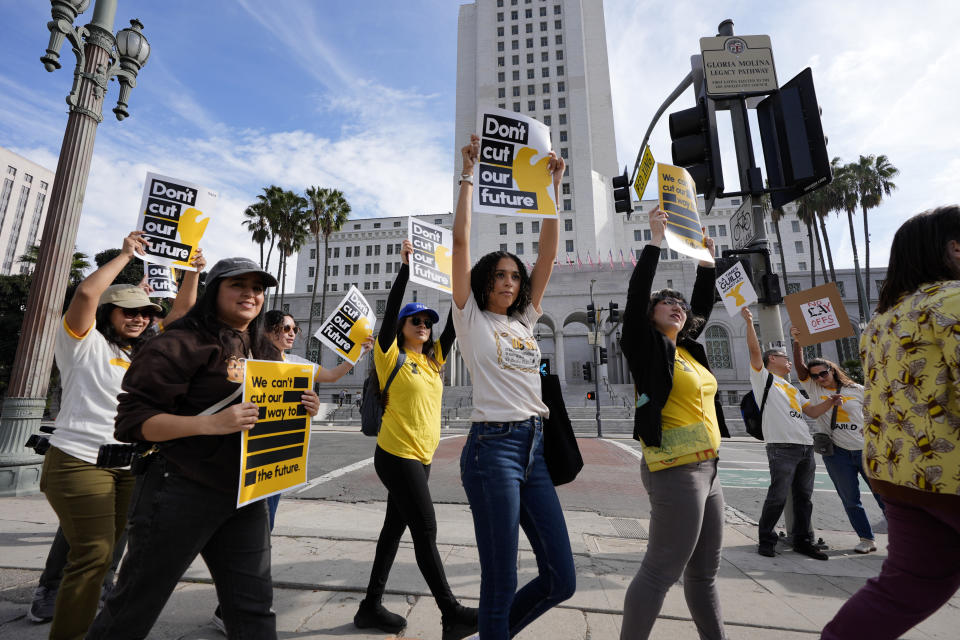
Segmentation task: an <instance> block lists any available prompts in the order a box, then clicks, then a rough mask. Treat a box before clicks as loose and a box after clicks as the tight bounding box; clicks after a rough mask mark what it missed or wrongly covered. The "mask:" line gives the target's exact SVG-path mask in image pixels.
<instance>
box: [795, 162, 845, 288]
mask: <svg viewBox="0 0 960 640" xmlns="http://www.w3.org/2000/svg"><path fill="white" fill-rule="evenodd" d="M830 169H831V171H832V172H833V175H834V176H836V175H837V173H838V172H839V171H840V158H837V157H835V158H833V160H831V161H830ZM839 184H840V183H839V182H838V181H837V180H834V181H832V182H831V183H830V184H828V185H826V186H824V187H820V188H819V189H817V190H816V191H811V192H809V193H807V194H805V195H804V197H805V198H809V202H810V204H809V206H810V208H811V209H812V210H813V212H814V213H815V214H816V216H817V222H818V224H819V226H820V235H821V237H823V243H824V245H825V246H826V250H827V251H826V253H827V265H828V266H829V267H830V281H831V282H836V281H837V272H836V270H835V269H834V267H833V250H832V249H831V248H830V234H828V233H827V222H826V221H827V216H828V215H830V212H831V211H839V209H841V208H842V207H841V206H840V196H839V191H838V186H839ZM821 259H822V256H821Z"/></svg>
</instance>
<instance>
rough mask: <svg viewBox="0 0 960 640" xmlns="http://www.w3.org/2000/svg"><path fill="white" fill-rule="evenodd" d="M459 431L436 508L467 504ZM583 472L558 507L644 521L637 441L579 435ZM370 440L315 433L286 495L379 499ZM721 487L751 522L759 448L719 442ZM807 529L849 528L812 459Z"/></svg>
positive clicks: (438, 484)
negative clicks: (302, 476) (302, 483)
mask: <svg viewBox="0 0 960 640" xmlns="http://www.w3.org/2000/svg"><path fill="white" fill-rule="evenodd" d="M464 438H465V434H464V433H463V432H452V433H451V432H446V431H445V432H444V435H443V436H442V440H441V442H440V446H439V448H438V449H437V453H436V455H435V456H434V460H433V464H432V465H431V473H430V491H431V494H432V495H433V499H434V502H436V503H454V504H466V502H467V499H466V496H465V495H464V492H463V488H462V486H461V485H460V467H459V461H460V450H461V449H462V447H463V442H464ZM578 443H579V445H580V450H581V454H582V455H583V458H584V463H585V466H584V469H583V471H582V472H581V473H580V475H579V476H578V478H577V480H576V481H574V482H573V483H571V484H568V485H565V486H562V487H559V489H558V493H559V496H560V501H561V504H562V505H563V508H564V509H567V510H572V511H591V512H595V513H598V514H599V515H603V516H608V517H623V518H646V517H648V516H649V508H650V504H649V501H648V499H647V495H646V492H645V491H644V489H643V485H642V483H641V481H640V464H641V461H640V459H639V458H638V454H639V443H638V442H636V441H635V440H632V439H612V438H604V439H597V438H580V439H578ZM374 447H375V442H374V440H373V439H372V438H368V437H366V436H364V435H362V434H360V433H358V432H329V431H325V432H315V433H313V435H312V437H311V441H310V454H309V462H308V477H309V478H310V482H309V483H308V485H307V486H306V487H304V488H300V489H297V490H294V491H293V492H291V493H288V494H286V497H287V498H294V499H325V500H341V501H344V502H371V501H383V500H386V497H387V494H386V490H385V489H384V488H383V485H382V484H381V483H380V480H379V479H378V478H377V475H376V471H375V470H374V468H373V452H374ZM720 483H721V485H722V486H723V493H724V498H725V499H726V502H727V504H728V505H729V506H732V507H734V508H736V509H737V510H739V511H741V512H743V513H744V514H746V515H747V516H748V517H750V518H752V519H754V520H757V519H758V518H759V516H760V509H761V506H762V505H763V500H764V497H765V495H766V489H767V485H768V483H769V475H768V473H767V461H766V453H765V451H764V448H763V443H761V442H753V441H736V442H724V444H723V445H722V448H721V452H720ZM861 491H862V493H863V502H864V505H865V508H866V510H867V514H868V516H869V517H870V522H871V523H873V525H874V529H875V530H876V531H877V532H881V533H883V532H886V524H885V522H884V521H883V517H882V514H881V512H880V509H879V507H878V506H877V503H876V502H875V501H874V499H873V497H872V496H871V495H870V494H869V491H868V489H867V487H866V483H865V482H862V483H861ZM813 526H814V528H816V529H823V530H827V531H852V528H851V526H850V523H849V521H848V520H847V517H846V513H845V511H844V509H843V506H842V504H841V503H840V499H839V498H838V497H837V494H836V491H835V490H834V488H833V484H832V483H831V481H830V478H829V477H828V476H827V472H826V469H825V468H824V467H823V464H822V462H821V461H820V460H819V456H818V466H817V475H816V482H815V493H814V513H813ZM828 542H829V541H828Z"/></svg>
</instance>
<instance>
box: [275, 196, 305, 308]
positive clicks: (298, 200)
mask: <svg viewBox="0 0 960 640" xmlns="http://www.w3.org/2000/svg"><path fill="white" fill-rule="evenodd" d="M272 206H273V207H275V213H276V214H277V222H276V235H277V251H278V252H279V254H280V266H279V267H278V269H277V275H278V278H277V280H279V281H280V308H281V309H283V299H284V297H285V296H286V293H287V282H286V277H287V259H288V258H289V257H290V256H291V255H293V254H294V253H296V252H298V251H300V249H302V248H303V245H304V244H306V242H307V222H308V220H307V215H308V213H307V200H306V198H304V197H303V196H300V195H298V194H296V193H294V192H293V191H282V192H281V193H280V194H279V197H278V198H276V199H275V200H274V201H273V202H272Z"/></svg>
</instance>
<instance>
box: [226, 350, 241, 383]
mask: <svg viewBox="0 0 960 640" xmlns="http://www.w3.org/2000/svg"><path fill="white" fill-rule="evenodd" d="M243 362H244V358H240V357H238V356H230V357H229V358H227V380H229V381H230V382H243Z"/></svg>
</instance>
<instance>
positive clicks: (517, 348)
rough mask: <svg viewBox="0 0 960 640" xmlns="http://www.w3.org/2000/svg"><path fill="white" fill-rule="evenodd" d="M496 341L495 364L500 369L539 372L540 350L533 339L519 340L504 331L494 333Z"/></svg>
mask: <svg viewBox="0 0 960 640" xmlns="http://www.w3.org/2000/svg"><path fill="white" fill-rule="evenodd" d="M493 336H494V340H496V341H497V364H498V365H500V368H501V369H514V370H517V371H525V372H527V373H537V372H539V371H540V349H539V347H537V341H536V340H534V339H533V338H521V337H518V336H515V335H512V334H510V333H507V332H506V331H495V332H494V334H493Z"/></svg>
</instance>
